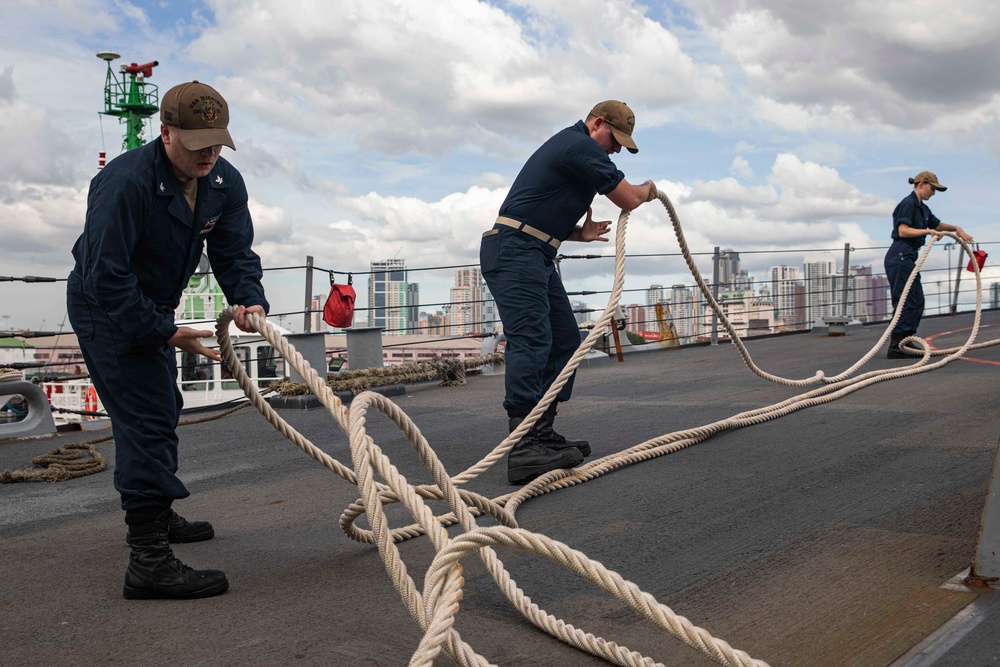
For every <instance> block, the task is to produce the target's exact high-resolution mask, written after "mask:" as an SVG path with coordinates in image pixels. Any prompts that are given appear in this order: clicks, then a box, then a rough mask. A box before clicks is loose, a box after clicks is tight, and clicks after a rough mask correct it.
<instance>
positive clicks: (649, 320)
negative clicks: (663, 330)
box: [636, 285, 665, 331]
mask: <svg viewBox="0 0 1000 667" xmlns="http://www.w3.org/2000/svg"><path fill="white" fill-rule="evenodd" d="M664 301H665V298H664V296H663V285H650V286H649V289H647V290H646V313H645V317H644V318H643V319H644V320H645V325H644V326H643V327H641V328H640V329H637V330H636V331H659V327H658V325H657V323H656V304H658V303H663V302H664Z"/></svg>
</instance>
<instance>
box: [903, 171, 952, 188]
mask: <svg viewBox="0 0 1000 667" xmlns="http://www.w3.org/2000/svg"><path fill="white" fill-rule="evenodd" d="M921 183H930V184H931V187H932V188H934V189H935V190H940V191H941V192H944V191H945V190H947V189H948V188H946V187H945V186H943V185H941V184H940V183H938V179H937V176H936V175H935V174H934V173H932V172H929V171H922V172H920V173H919V174H917V175H916V176H914V177H913V178H911V179H910V184H911V185H919V184H921Z"/></svg>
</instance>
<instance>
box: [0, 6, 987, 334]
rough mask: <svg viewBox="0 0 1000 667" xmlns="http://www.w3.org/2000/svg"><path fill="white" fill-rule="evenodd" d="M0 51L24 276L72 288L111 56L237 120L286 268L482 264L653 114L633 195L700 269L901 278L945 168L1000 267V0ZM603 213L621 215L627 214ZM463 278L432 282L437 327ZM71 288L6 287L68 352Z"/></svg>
mask: <svg viewBox="0 0 1000 667" xmlns="http://www.w3.org/2000/svg"><path fill="white" fill-rule="evenodd" d="M0 37H2V39H0V145H2V150H0V234H2V238H3V246H2V247H3V251H2V252H3V263H2V269H0V274H2V275H12V276H22V275H41V276H58V277H64V276H65V275H66V274H67V273H68V271H69V270H70V268H71V257H70V248H71V247H72V244H73V241H74V240H75V239H76V237H77V236H78V235H79V233H80V230H81V228H82V225H83V220H84V214H85V208H86V194H87V187H88V183H89V180H90V178H92V177H93V175H94V173H95V172H96V169H97V156H98V152H99V151H101V150H105V151H106V152H107V153H108V156H109V158H110V157H112V156H114V155H116V154H117V153H118V152H119V151H120V144H121V140H122V135H123V133H122V128H121V127H120V126H119V125H118V122H117V120H116V119H114V118H110V117H102V116H101V115H100V114H99V113H98V112H99V111H101V110H102V109H103V86H104V79H105V73H106V69H105V63H104V62H102V61H101V60H99V59H97V58H96V57H95V54H96V53H97V52H98V51H101V50H114V51H117V52H119V53H121V54H122V60H120V61H117V62H116V63H115V65H116V66H117V65H118V64H120V63H122V62H124V63H129V62H138V63H145V62H147V61H151V60H158V61H159V63H160V65H159V66H158V67H157V68H155V70H154V74H153V77H152V78H150V79H149V82H150V83H155V84H157V85H158V86H159V87H160V91H161V93H162V92H165V91H166V90H167V89H168V88H169V87H171V86H172V85H174V84H176V83H179V82H182V81H186V80H191V79H198V80H200V81H204V82H207V83H210V84H211V85H213V86H215V87H216V88H217V89H218V90H219V91H220V92H222V94H223V95H224V96H225V97H226V99H227V100H228V101H229V103H230V106H231V108H232V121H231V124H230V130H231V133H232V134H233V136H234V138H235V140H236V144H237V148H238V150H237V151H235V152H233V151H230V150H229V149H224V151H223V156H224V157H225V158H226V159H228V160H230V161H232V162H233V163H234V164H235V165H236V166H237V167H238V168H239V169H240V170H241V171H242V173H243V174H244V177H245V178H246V181H247V184H248V189H249V192H250V196H251V210H252V213H253V216H254V222H255V227H256V232H257V240H256V246H255V247H256V250H257V251H258V253H259V254H260V255H261V257H262V258H263V261H264V265H265V266H269V267H275V266H292V265H301V264H303V263H304V262H305V257H306V255H312V256H313V257H314V258H315V263H316V265H318V266H320V267H323V268H327V269H335V270H338V271H358V272H364V271H367V269H368V262H370V261H372V260H379V259H385V258H389V257H399V258H402V259H405V260H406V262H407V266H408V267H409V268H416V267H433V266H452V265H462V264H473V263H476V262H477V261H478V246H479V238H480V234H481V232H482V231H483V230H485V229H488V228H489V227H490V226H491V224H492V221H493V219H494V218H495V216H496V212H497V209H498V207H499V205H500V203H501V202H502V200H503V198H504V196H505V194H506V192H507V188H508V187H509V185H510V183H511V182H512V181H513V179H514V177H515V176H516V175H517V172H518V170H519V169H520V167H521V165H522V164H523V162H524V160H525V159H526V158H527V157H528V156H529V155H530V154H531V152H532V151H534V150H535V148H537V147H538V145H540V144H541V142H543V141H544V140H545V139H546V138H548V137H549V136H550V135H551V134H553V133H554V132H556V131H558V130H559V129H562V128H563V127H566V126H568V125H571V124H572V123H573V122H575V121H576V120H577V119H580V118H583V117H584V116H585V115H586V113H587V112H588V111H589V109H590V108H591V107H592V106H593V105H594V104H595V103H596V102H598V101H601V100H604V99H608V98H616V99H621V100H624V101H625V102H627V103H628V104H629V105H630V106H631V107H632V108H633V109H634V110H635V112H636V119H637V123H636V131H635V135H634V136H635V139H636V141H637V143H638V145H639V147H640V152H639V153H638V154H637V155H631V154H621V155H618V156H615V161H616V163H617V164H618V166H619V168H620V169H622V171H624V172H625V174H626V177H627V178H628V179H629V180H630V181H631V182H635V183H638V182H642V181H643V180H646V179H654V180H655V181H656V182H657V184H658V185H659V186H660V188H661V189H662V190H663V191H665V192H666V193H667V194H668V195H669V196H670V197H671V199H672V200H673V202H674V203H675V205H676V206H677V209H678V212H679V214H680V216H681V220H682V222H683V224H684V226H685V235H686V238H687V240H688V242H689V244H690V245H691V247H692V249H693V250H694V251H696V252H711V251H712V249H713V247H715V246H720V247H723V248H732V249H735V250H737V251H741V252H743V253H746V254H744V266H745V267H746V268H750V269H751V272H752V273H755V274H757V275H758V277H761V276H763V274H764V272H765V271H766V269H767V267H768V266H771V265H774V264H779V263H786V264H792V265H795V264H800V263H801V258H802V253H798V254H796V253H794V252H788V251H792V250H796V251H797V250H803V249H817V248H835V249H841V248H843V246H844V244H845V243H850V244H851V245H852V246H853V247H854V248H856V249H857V251H856V252H855V253H854V255H853V256H852V263H858V264H867V263H871V264H875V265H876V266H877V267H878V268H879V270H881V257H882V255H883V254H884V248H885V247H886V246H887V245H888V234H889V231H890V215H891V212H892V209H893V207H894V206H895V204H896V203H897V202H898V201H899V200H900V199H901V198H903V197H904V196H905V195H906V194H908V192H909V191H910V189H911V186H909V185H908V184H907V182H906V179H907V178H908V177H910V176H913V175H915V174H916V173H917V172H919V171H922V170H924V169H929V170H931V171H934V172H936V173H937V174H938V176H939V177H940V179H941V182H942V183H944V184H945V185H947V186H948V187H949V189H948V191H947V192H946V193H943V194H939V195H937V196H935V198H934V199H933V200H932V201H931V205H932V209H933V210H934V212H935V214H936V215H937V216H938V217H939V218H941V219H942V220H944V221H945V222H950V223H953V224H958V225H961V226H962V227H964V228H965V229H966V230H967V231H968V232H969V233H971V234H972V235H973V236H974V237H975V238H976V239H977V240H978V241H981V242H984V243H987V242H989V243H996V242H998V241H1000V221H998V220H997V219H996V216H995V213H994V209H995V208H996V204H995V196H994V195H993V190H994V185H995V183H996V182H997V180H998V179H997V163H998V158H1000V132H998V127H1000V126H998V116H1000V4H998V3H996V2H995V1H994V0H956V1H954V2H951V3H946V4H945V5H942V4H941V3H939V2H930V1H929V0H907V1H906V2H900V1H897V0H883V1H882V2H878V3H875V2H870V1H868V0H842V1H841V2H838V3H820V2H812V1H808V2H806V1H803V0H685V1H672V2H639V1H637V0H524V1H517V0H511V1H504V0H492V1H489V2H486V1H478V2H477V1H476V0H364V1H355V0H329V1H320V0H255V1H254V2H245V1H243V0H201V1H199V2H191V1H189V0H160V1H158V2H157V1H152V0H151V1H149V2H127V1H125V0H4V2H3V3H2V4H0ZM152 121H153V122H154V125H153V126H152V128H153V132H154V136H155V133H156V132H157V131H158V120H157V117H156V116H154V117H153V119H152ZM595 214H597V215H599V216H600V217H602V218H612V219H614V218H616V217H617V212H616V211H615V210H614V208H613V207H612V206H611V205H610V203H609V202H607V200H605V199H603V198H598V201H597V203H596V204H595ZM627 243H628V246H627V247H628V250H629V252H632V253H643V254H658V253H676V252H677V245H676V240H675V239H674V235H673V233H672V231H671V229H670V226H669V220H668V219H667V216H666V214H665V212H664V210H663V208H662V207H661V206H659V204H656V203H654V204H651V205H647V206H644V207H642V208H640V209H638V210H637V211H635V212H634V213H633V214H632V216H631V218H630V221H629V236H628V241H627ZM939 245H940V244H939ZM866 249H867V250H866ZM984 249H986V250H988V251H990V252H991V254H993V255H995V256H996V257H997V259H1000V249H998V248H997V247H996V246H992V245H986V246H984ZM766 250H782V251H786V252H784V253H782V254H768V253H763V252H757V251H766ZM563 251H564V252H566V253H567V254H584V253H592V254H606V255H611V254H613V247H611V245H610V244H608V245H605V244H596V243H595V244H590V245H582V244H571V245H567V246H564V249H563ZM751 253H753V254H751ZM839 257H840V251H839V250H838V259H839ZM947 257H948V253H947V252H946V251H945V250H943V249H940V250H937V249H936V250H935V252H934V255H933V259H932V261H931V262H930V263H929V264H928V265H927V266H925V269H934V268H935V267H937V268H938V269H939V270H940V269H943V267H944V265H945V262H946V260H947ZM700 265H701V266H702V270H703V271H704V272H706V273H710V264H709V263H706V262H705V261H704V260H702V261H701V262H700ZM612 269H613V264H612V262H611V261H609V260H593V261H587V262H584V261H575V262H564V276H565V278H566V282H567V287H568V288H569V289H570V290H581V289H589V290H607V289H609V288H610V285H611V278H612V275H611V272H612ZM626 270H627V273H628V279H627V283H626V288H627V289H635V290H639V289H641V288H644V287H647V286H648V285H649V284H651V283H660V284H666V285H670V284H673V283H678V282H686V283H690V282H692V280H691V278H690V276H689V275H687V276H686V275H684V269H683V265H682V263H681V262H680V261H679V260H678V259H677V258H675V257H658V258H656V257H654V258H638V259H636V260H634V261H630V263H629V264H628V265H627V267H626ZM991 273H992V275H991V276H990V277H991V278H992V279H993V280H996V279H1000V274H998V273H996V272H995V271H991ZM452 275H453V271H451V270H445V271H438V272H421V273H414V274H411V280H414V281H417V282H420V283H421V292H422V301H423V302H424V303H430V302H436V301H444V300H446V299H447V285H448V284H449V283H450V282H451V279H452ZM943 275H944V272H943V271H941V273H940V274H939V277H938V278H937V279H941V278H942V277H943ZM303 278H304V276H303V274H302V273H301V272H279V273H274V274H270V275H269V276H268V279H267V281H268V282H267V284H266V286H267V288H268V291H269V297H270V299H271V302H272V311H273V312H280V311H294V310H299V309H301V308H302V302H303V296H304V289H303ZM323 280H325V277H320V278H318V280H317V285H319V286H322V284H323ZM925 280H926V279H925ZM356 285H358V283H356ZM365 285H366V282H365V281H364V279H362V281H361V283H360V285H359V286H360V287H361V288H362V289H360V290H359V292H363V291H364V288H365ZM63 287H64V284H62V283H59V284H55V285H26V284H24V283H9V282H0V315H2V316H3V318H4V319H3V322H2V324H3V326H4V327H9V328H22V327H25V328H46V329H49V330H51V329H53V328H56V327H58V326H59V324H60V323H61V322H62V321H63V318H64V315H65V308H64V305H63V295H62V291H63ZM315 291H317V292H320V291H324V290H323V288H322V287H319V288H318V289H317V290H315ZM592 299H597V301H594V303H593V304H592V305H593V306H595V307H600V306H601V305H603V304H602V303H600V299H599V298H598V297H592ZM604 299H605V300H606V297H604ZM625 300H626V301H641V300H642V298H641V295H640V294H639V293H638V292H637V293H636V294H635V296H633V297H629V296H626V297H625ZM359 305H361V303H360V302H359ZM432 309H433V308H432Z"/></svg>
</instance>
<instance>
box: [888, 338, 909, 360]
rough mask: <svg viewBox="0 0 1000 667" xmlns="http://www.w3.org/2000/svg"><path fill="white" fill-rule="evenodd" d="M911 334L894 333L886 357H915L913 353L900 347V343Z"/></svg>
mask: <svg viewBox="0 0 1000 667" xmlns="http://www.w3.org/2000/svg"><path fill="white" fill-rule="evenodd" d="M909 335H910V334H892V336H891V337H890V338H889V351H888V352H886V354H885V358H886V359H915V357H913V356H912V355H909V354H907V353H906V352H903V351H902V350H901V349H899V343H900V341H902V340H903V339H904V338H906V337H907V336H909Z"/></svg>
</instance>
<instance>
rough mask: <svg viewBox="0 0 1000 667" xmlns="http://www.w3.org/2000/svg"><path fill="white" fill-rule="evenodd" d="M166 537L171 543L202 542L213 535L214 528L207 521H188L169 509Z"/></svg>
mask: <svg viewBox="0 0 1000 667" xmlns="http://www.w3.org/2000/svg"><path fill="white" fill-rule="evenodd" d="M167 537H168V538H169V539H170V541H171V542H173V543H175V544H176V543H180V542H203V541H205V540H210V539H212V538H213V537H215V529H214V528H212V524H210V523H209V522H207V521H188V520H187V519H185V518H184V517H182V516H181V515H180V514H178V513H177V512H175V511H173V510H170V520H169V521H168V522H167Z"/></svg>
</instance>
